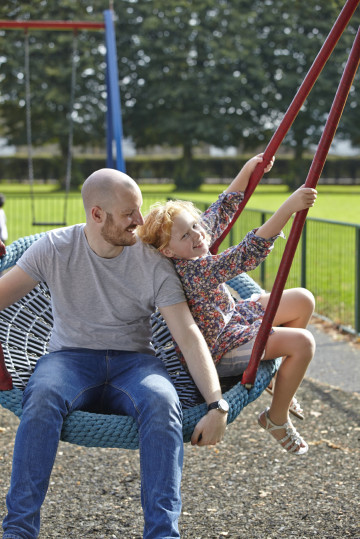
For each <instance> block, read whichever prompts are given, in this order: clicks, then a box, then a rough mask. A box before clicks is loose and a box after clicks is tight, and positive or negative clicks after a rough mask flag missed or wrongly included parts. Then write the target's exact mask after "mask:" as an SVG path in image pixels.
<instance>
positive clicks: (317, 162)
mask: <svg viewBox="0 0 360 539" xmlns="http://www.w3.org/2000/svg"><path fill="white" fill-rule="evenodd" d="M359 2H360V0H347V1H346V4H345V6H344V8H343V10H342V11H341V13H340V15H339V17H338V19H337V21H336V22H335V24H334V26H333V28H332V30H331V32H330V34H329V36H328V38H327V39H326V41H325V42H324V45H323V47H322V49H321V50H320V52H319V55H318V56H317V58H316V59H315V61H314V63H313V65H312V67H311V68H310V71H309V72H308V75H307V76H306V78H305V79H304V82H303V84H302V85H301V86H300V88H299V91H298V92H297V94H296V96H295V98H294V100H293V102H292V103H291V105H290V107H289V109H288V111H287V112H286V114H285V116H284V118H283V121H282V123H281V124H280V126H279V127H278V129H277V130H276V132H275V133H274V135H273V137H272V139H271V141H270V143H269V145H268V146H267V148H266V150H265V152H264V160H263V162H262V163H261V164H259V165H258V166H257V167H256V169H255V171H254V173H253V174H252V176H251V178H250V182H249V185H248V188H247V190H246V191H245V198H244V202H243V203H242V204H241V205H240V207H239V211H238V213H237V215H236V216H235V218H234V220H233V221H232V223H231V225H230V226H232V225H233V224H234V222H235V220H236V218H237V217H238V215H239V214H240V213H241V211H242V209H243V207H244V206H245V204H246V202H247V200H248V199H249V197H250V196H251V194H252V192H253V191H254V189H255V187H256V185H257V184H258V183H259V182H260V180H261V177H262V175H263V173H264V169H265V168H266V166H267V164H268V163H269V161H270V159H271V158H272V156H273V155H275V153H276V151H277V149H278V147H279V146H280V144H281V142H282V140H283V138H284V137H285V135H286V133H287V131H288V130H289V128H290V127H291V125H292V123H293V121H294V119H295V118H296V116H297V114H298V112H299V110H300V108H301V106H302V104H303V103H304V101H305V99H306V97H307V95H308V94H309V93H310V91H311V89H312V87H313V85H314V83H315V82H316V80H317V78H318V76H319V75H320V73H321V71H322V68H323V67H324V65H325V63H326V61H327V60H328V58H329V57H330V55H331V53H332V51H333V49H334V47H335V45H336V43H337V42H338V40H339V38H340V36H341V35H342V33H343V31H344V30H345V27H346V26H347V24H348V22H349V21H350V19H351V17H352V15H353V13H354V12H355V10H356V8H357V6H358V4H359ZM0 25H1V21H0ZM359 62H360V29H359V30H358V32H357V35H356V37H355V40H354V43H353V47H352V49H351V52H350V55H349V58H348V61H347V63H346V66H345V69H344V72H343V76H342V78H341V80H340V83H339V87H338V90H337V92H336V95H335V98H334V101H333V104H332V106H331V109H330V113H329V117H328V120H327V122H326V125H325V127H324V131H323V134H322V136H321V139H320V143H319V146H318V149H317V151H316V154H315V156H314V160H313V163H312V165H311V167H310V170H309V173H308V177H307V179H306V183H305V185H306V187H312V188H315V187H316V185H317V181H318V179H319V177H320V174H321V172H322V169H323V166H324V163H325V160H326V157H327V153H328V151H329V148H330V145H331V142H332V140H333V137H334V136H335V132H336V129H337V125H338V123H339V121H340V118H341V115H342V112H343V109H344V106H345V103H346V100H347V97H348V94H349V91H350V88H351V85H352V83H353V80H354V77H355V74H356V71H357V69H358V66H359ZM306 216H307V210H303V211H301V212H298V213H297V214H296V216H295V219H294V222H293V226H292V228H291V231H290V234H289V238H288V241H287V245H286V248H285V252H284V255H283V258H282V260H281V263H280V267H279V271H278V274H277V277H276V279H275V283H274V287H273V291H272V293H271V295H270V300H269V303H268V306H267V309H266V311H265V315H264V318H263V321H262V324H261V326H260V329H259V332H258V335H257V337H256V339H255V343H254V347H253V353H252V355H251V359H250V363H249V365H248V367H247V369H246V370H245V372H244V374H243V376H242V380H241V382H240V383H238V384H236V385H235V386H234V387H233V388H231V389H230V390H229V391H228V392H227V393H225V395H224V397H225V398H226V399H228V400H229V403H230V413H229V417H228V422H231V421H233V420H234V419H235V418H236V417H237V415H238V414H239V413H240V412H241V409H242V408H243V406H245V405H247V403H248V401H246V402H245V401H244V400H243V398H244V397H246V398H248V397H249V396H251V394H253V392H254V390H256V388H257V387H259V384H258V377H256V374H257V371H258V367H259V363H260V357H261V356H262V352H263V350H264V348H265V344H266V341H267V338H268V335H269V332H270V329H271V326H272V323H273V320H274V316H275V313H276V310H277V307H278V304H279V301H280V299H281V295H282V292H283V289H284V285H285V282H286V279H287V276H288V273H289V270H290V266H291V263H292V260H293V257H294V254H295V250H296V247H297V243H298V241H299V238H300V236H301V232H302V228H303V225H304V223H305V219H306ZM229 228H230V227H228V229H227V230H226V231H225V233H224V235H223V237H224V236H225V235H226V234H227V233H228V231H229ZM223 237H222V238H221V240H222V239H223ZM27 239H28V240H29V241H31V242H32V241H33V239H31V237H29V238H21V239H20V240H21V241H20V240H18V242H14V244H13V245H11V246H9V252H7V253H6V256H5V257H4V258H3V260H1V258H0V271H1V270H4V269H6V268H8V267H10V266H11V265H13V263H14V260H15V259H17V256H18V255H19V253H18V252H17V250H18V249H26V248H27V247H28V245H25V242H26V240H27ZM35 239H36V238H35ZM15 244H16V245H15ZM20 244H21V245H20ZM217 247H218V245H213V246H212V252H216V250H217ZM13 251H14V253H13ZM12 258H14V260H13V259H12ZM245 275H246V274H245ZM240 277H241V276H240ZM249 279H250V277H249ZM229 284H230V286H231V287H233V288H234V289H235V290H236V291H238V290H237V288H236V286H235V285H234V280H232V282H230V283H229ZM240 295H241V294H240ZM246 297H248V296H246ZM276 361H278V360H276ZM279 361H280V360H279ZM265 363H268V362H262V364H261V365H260V369H259V373H258V374H261V375H262V374H263V371H264V368H265V365H264V364H265ZM275 367H276V366H275ZM276 368H277V367H276ZM276 368H275V370H276ZM273 374H274V371H272V372H271V373H270V372H269V373H267V376H268V381H270V380H271V378H272V376H273ZM1 382H2V388H3V389H4V390H6V389H8V390H9V391H2V392H1V391H0V403H1V404H2V405H3V406H5V407H7V408H9V409H13V410H14V411H15V413H18V414H19V415H20V414H21V409H20V408H21V397H20V395H19V394H18V392H19V390H17V389H16V388H14V389H11V387H12V382H11V377H10V376H9V374H8V373H7V371H6V365H5V364H3V366H2V370H1V362H0V387H1ZM267 383H268V382H267V381H265V384H266V385H267ZM266 385H264V380H262V386H261V387H260V388H259V392H258V393H257V394H256V396H255V397H254V398H257V396H258V394H261V392H262V390H263V389H265V387H266ZM230 392H232V393H231V395H230ZM5 394H7V395H5ZM233 399H234V400H233ZM12 400H13V401H14V402H13V401H12ZM251 400H254V399H253V398H252V399H251ZM185 412H187V413H188V416H187V415H186V414H184V420H185V423H186V429H187V430H186V433H185V432H184V441H187V440H188V435H189V433H191V432H192V430H193V428H194V426H195V425H196V423H197V422H198V421H199V420H200V418H201V417H202V416H203V415H204V414H205V413H206V406H205V405H204V404H201V405H195V406H194V407H193V408H189V409H188V410H185ZM97 415H98V414H97ZM185 416H186V417H185ZM77 418H79V424H81V425H82V430H86V429H84V428H83V426H84V422H86V427H87V426H88V423H87V421H90V422H91V421H96V431H98V417H96V419H95V415H94V414H92V415H91V414H89V413H88V412H74V413H73V414H71V415H70V417H69V418H67V419H66V421H65V424H64V436H65V437H66V441H71V442H72V443H79V441H78V438H79V437H78V433H77V432H78V431H77V425H76V426H74V425H73V423H72V422H74V421H75V420H77ZM101 419H102V418H100V420H101ZM113 419H114V420H116V422H117V424H120V423H121V426H120V429H119V432H124V433H125V441H124V444H125V445H124V446H123V445H121V447H128V448H130V445H131V443H132V440H131V442H130V440H129V436H128V434H127V432H128V431H127V428H128V427H127V424H128V423H129V422H131V421H129V420H130V418H129V417H121V416H116V417H114V418H113ZM187 419H189V423H187ZM125 421H127V423H126V428H125ZM108 422H109V420H108V419H104V423H106V429H107V430H109V429H108ZM185 423H184V425H185ZM131 428H133V430H134V431H136V428H135V427H134V426H133V425H132V427H131ZM111 430H112V429H111ZM135 434H136V433H135ZM68 436H71V439H69V438H68ZM80 443H83V444H84V445H85V443H84V442H80ZM103 443H104V442H103V438H102V437H101V440H99V444H96V445H100V446H103V445H102V444H103ZM107 443H108V444H114V445H107V446H108V447H118V445H117V444H118V443H119V441H118V435H117V438H116V441H114V440H113V439H111V441H109V442H107ZM87 444H89V445H92V444H93V442H92V441H90V442H86V445H87ZM133 447H137V441H136V440H135V441H134V442H133V445H132V446H131V448H133Z"/></svg>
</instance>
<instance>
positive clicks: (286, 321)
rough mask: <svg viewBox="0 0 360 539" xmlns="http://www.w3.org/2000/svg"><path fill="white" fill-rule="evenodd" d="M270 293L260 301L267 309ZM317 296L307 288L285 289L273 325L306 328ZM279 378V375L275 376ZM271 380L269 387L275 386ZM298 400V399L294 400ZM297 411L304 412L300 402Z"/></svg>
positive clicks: (261, 297)
mask: <svg viewBox="0 0 360 539" xmlns="http://www.w3.org/2000/svg"><path fill="white" fill-rule="evenodd" d="M269 299H270V294H263V295H262V296H260V299H259V302H260V303H261V305H262V306H263V308H264V309H266V307H267V305H268V303H269ZM314 308H315V298H314V296H313V295H312V293H311V292H310V291H309V290H306V288H290V289H288V290H284V292H283V294H282V296H281V299H280V303H279V307H278V309H277V312H276V315H275V318H274V322H273V325H274V326H282V327H288V328H304V329H305V328H306V327H307V325H308V323H309V321H310V318H311V316H312V314H313V312H314ZM274 378H275V379H277V375H276V376H275V377H274ZM273 385H274V384H273V382H270V384H269V388H271V389H272V388H273ZM294 402H296V401H294ZM296 406H297V410H296V411H297V412H300V413H301V412H302V410H301V406H300V405H299V403H296Z"/></svg>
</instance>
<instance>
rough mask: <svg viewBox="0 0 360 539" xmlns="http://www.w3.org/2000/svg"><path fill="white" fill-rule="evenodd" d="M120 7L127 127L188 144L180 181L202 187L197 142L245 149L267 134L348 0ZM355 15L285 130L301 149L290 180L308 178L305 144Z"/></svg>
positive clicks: (150, 139) (320, 118)
mask: <svg viewBox="0 0 360 539" xmlns="http://www.w3.org/2000/svg"><path fill="white" fill-rule="evenodd" d="M116 7H117V11H118V15H119V19H118V25H117V28H118V31H117V34H118V40H119V71H120V77H121V81H120V86H121V89H122V93H123V102H124V126H125V132H126V133H127V134H130V135H131V136H132V137H133V139H134V141H135V143H136V144H137V145H138V146H147V145H150V144H154V143H156V144H170V145H175V146H182V148H183V162H182V163H181V164H180V170H179V174H178V177H177V178H176V180H177V185H178V187H180V186H181V187H185V186H188V187H196V185H198V184H199V183H200V182H201V175H200V172H199V171H198V170H196V167H195V164H194V161H193V159H192V151H193V148H194V146H196V145H197V144H198V143H199V142H204V143H208V144H214V145H216V146H219V147H223V148H225V147H227V146H230V145H235V146H241V147H242V148H244V149H246V148H254V147H255V146H258V145H259V144H265V142H267V141H268V139H269V137H270V134H271V133H272V132H273V130H274V129H275V128H276V126H277V125H278V124H279V122H280V120H281V118H282V115H283V113H284V112H285V111H286V109H287V107H288V106H289V104H290V103H291V100H292V98H293V97H294V95H295V93H296V90H297V89H298V87H299V85H300V84H301V82H302V80H303V78H304V76H305V75H306V73H307V71H308V69H309V68H310V66H311V64H312V62H313V60H314V58H315V56H316V54H317V53H318V51H319V50H320V48H321V46H322V44H323V42H324V40H325V38H326V36H327V35H328V33H329V31H330V29H331V27H332V24H333V23H334V21H335V20H336V18H337V16H338V14H339V13H340V10H341V8H342V7H343V2H339V1H337V0H312V1H309V2H306V3H304V2H302V1H300V0H293V1H292V2H287V1H285V0H266V1H264V0H251V1H248V0H233V1H228V0H221V1H220V2H219V1H217V2H215V1H211V0H199V1H198V2H196V3H190V2H187V1H185V0H183V1H180V2H179V1H178V0H176V1H175V0H168V2H166V5H164V3H163V2H161V3H160V2H159V1H158V0H154V1H152V2H149V1H147V0H138V1H137V2H131V3H129V2H127V1H122V2H118V3H117V4H116ZM358 22H359V20H358V18H356V17H355V18H354V21H352V22H351V24H350V25H349V29H348V31H347V32H346V33H345V34H344V36H343V37H342V38H341V40H340V42H339V44H338V46H337V47H336V50H335V52H334V53H333V57H332V58H331V60H330V61H329V63H328V65H327V66H326V67H325V69H324V71H323V73H322V74H321V76H320V78H319V80H318V82H317V83H316V85H315V87H314V89H313V91H312V93H311V96H310V97H309V98H308V100H307V101H306V103H305V104H304V106H303V108H302V110H301V113H300V114H299V115H298V118H297V119H296V122H295V123H294V125H293V127H292V129H291V131H290V133H289V135H288V136H287V138H286V140H285V143H286V144H287V145H288V146H290V147H292V148H293V149H294V155H295V160H294V163H295V166H294V177H293V178H290V179H289V183H291V184H292V185H294V184H296V183H298V182H301V181H303V180H304V170H303V167H302V164H301V159H302V156H303V153H304V151H305V150H306V149H309V148H310V147H311V145H313V144H316V143H317V142H318V140H319V136H320V133H321V130H322V128H323V126H324V123H325V120H326V116H327V113H328V111H329V108H330V106H331V103H332V99H333V97H334V90H335V89H336V87H337V84H338V81H339V78H340V75H341V71H342V68H343V65H344V62H345V60H346V57H347V54H348V52H349V48H350V46H351V43H352V39H353V37H354V33H355V30H356V28H357V24H358ZM353 99H354V103H357V102H358V96H356V95H355V92H354V96H353ZM354 106H355V105H354V104H353V107H354ZM339 133H340V134H341V128H340V129H339Z"/></svg>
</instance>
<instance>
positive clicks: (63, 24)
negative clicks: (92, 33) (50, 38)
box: [0, 20, 105, 30]
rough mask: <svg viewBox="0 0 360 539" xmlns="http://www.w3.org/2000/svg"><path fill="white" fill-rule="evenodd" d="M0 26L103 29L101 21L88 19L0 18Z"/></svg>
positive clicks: (39, 28)
mask: <svg viewBox="0 0 360 539" xmlns="http://www.w3.org/2000/svg"><path fill="white" fill-rule="evenodd" d="M0 28H8V29H10V30H17V29H24V30H28V29H34V30H103V29H104V28H105V24H104V23H103V22H90V21H6V20H0Z"/></svg>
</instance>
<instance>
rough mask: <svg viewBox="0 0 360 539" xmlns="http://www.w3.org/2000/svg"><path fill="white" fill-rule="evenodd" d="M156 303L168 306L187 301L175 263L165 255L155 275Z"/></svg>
mask: <svg viewBox="0 0 360 539" xmlns="http://www.w3.org/2000/svg"><path fill="white" fill-rule="evenodd" d="M155 294H156V296H155V305H156V307H168V306H169V305H175V304H176V303H182V302H183V301H186V298H185V294H184V290H183V287H182V284H181V281H180V279H179V277H178V275H177V273H176V271H175V268H174V264H173V263H172V262H171V261H170V260H168V259H167V258H165V257H162V259H161V260H160V261H159V264H158V268H157V271H156V275H155Z"/></svg>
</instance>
